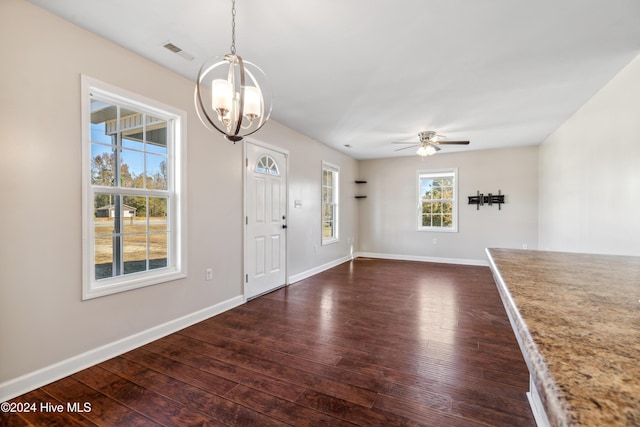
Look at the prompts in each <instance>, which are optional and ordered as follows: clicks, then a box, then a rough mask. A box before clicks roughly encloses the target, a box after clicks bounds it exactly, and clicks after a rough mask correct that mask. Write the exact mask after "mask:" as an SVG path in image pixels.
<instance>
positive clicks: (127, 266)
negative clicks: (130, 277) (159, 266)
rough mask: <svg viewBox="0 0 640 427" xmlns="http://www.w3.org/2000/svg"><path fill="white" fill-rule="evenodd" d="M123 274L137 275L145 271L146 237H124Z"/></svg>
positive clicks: (141, 235)
mask: <svg viewBox="0 0 640 427" xmlns="http://www.w3.org/2000/svg"><path fill="white" fill-rule="evenodd" d="M123 241H124V274H130V273H137V272H140V271H145V270H146V269H147V235H146V234H134V235H125V236H124V237H123Z"/></svg>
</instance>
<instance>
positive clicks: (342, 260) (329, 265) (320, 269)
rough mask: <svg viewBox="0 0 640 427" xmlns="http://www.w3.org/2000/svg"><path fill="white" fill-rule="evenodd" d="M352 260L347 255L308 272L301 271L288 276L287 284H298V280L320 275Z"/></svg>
mask: <svg viewBox="0 0 640 427" xmlns="http://www.w3.org/2000/svg"><path fill="white" fill-rule="evenodd" d="M353 258H354V257H352V256H351V255H347V256H344V257H342V258H338V259H336V260H334V261H331V262H328V263H326V264H322V265H319V266H318V267H314V268H312V269H310V270H307V271H303V272H302V273H299V274H295V275H293V276H290V277H289V284H291V283H296V282H299V281H300V280H304V279H306V278H308V277H311V276H313V275H316V274H318V273H322V272H323V271H325V270H328V269H330V268H333V267H335V266H337V265H340V264H342V263H345V262H347V261H351V260H352V259H353Z"/></svg>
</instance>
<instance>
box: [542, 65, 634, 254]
mask: <svg viewBox="0 0 640 427" xmlns="http://www.w3.org/2000/svg"><path fill="white" fill-rule="evenodd" d="M539 240H540V247H541V248H542V249H548V250H559V251H570V252H591V253H604V254H622V255H640V56H639V57H637V58H636V59H635V60H633V61H632V62H631V63H630V64H629V65H628V66H627V67H626V68H624V69H623V70H622V71H621V72H620V73H619V74H618V75H617V76H616V77H615V78H613V79H612V80H611V81H610V82H609V83H608V84H607V85H606V86H604V87H603V88H602V89H601V90H600V91H599V92H598V93H597V94H596V95H595V96H594V97H593V98H591V100H589V101H588V102H587V103H586V104H585V105H584V106H583V107H582V108H581V109H580V110H579V111H578V112H577V113H576V114H575V115H574V116H573V117H571V118H570V119H569V120H568V121H567V122H566V123H564V124H563V125H562V126H561V127H560V128H559V129H558V130H557V131H555V132H554V133H553V134H552V135H551V136H550V137H549V138H547V140H545V141H544V142H543V144H542V145H541V147H540V234H539Z"/></svg>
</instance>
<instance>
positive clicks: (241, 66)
mask: <svg viewBox="0 0 640 427" xmlns="http://www.w3.org/2000/svg"><path fill="white" fill-rule="evenodd" d="M194 98H195V104H196V112H197V113H198V117H199V118H200V121H201V122H202V123H203V124H204V125H205V126H207V127H208V128H209V129H211V130H214V129H215V130H217V131H218V132H220V133H222V134H224V137H225V139H227V141H230V142H233V143H234V144H235V143H236V142H238V141H242V139H243V138H244V137H245V136H247V135H251V134H252V133H254V132H257V131H258V130H259V129H260V128H261V127H262V126H264V124H265V123H266V122H267V121H268V120H269V116H270V115H271V108H272V102H273V96H272V94H271V88H270V86H269V82H268V81H267V76H266V75H265V74H264V72H263V71H262V70H261V69H260V68H259V67H258V66H256V65H255V64H252V63H251V62H248V61H245V60H243V59H242V57H240V56H239V55H237V54H236V1H235V0H232V7H231V53H229V54H227V55H225V56H224V57H219V56H218V57H214V58H210V59H208V60H207V61H205V62H204V64H202V67H201V68H200V72H199V73H198V81H197V84H196V90H195V94H194Z"/></svg>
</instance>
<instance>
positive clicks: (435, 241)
mask: <svg viewBox="0 0 640 427" xmlns="http://www.w3.org/2000/svg"><path fill="white" fill-rule="evenodd" d="M433 244H434V245H437V244H438V239H436V238H435V237H434V238H433Z"/></svg>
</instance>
